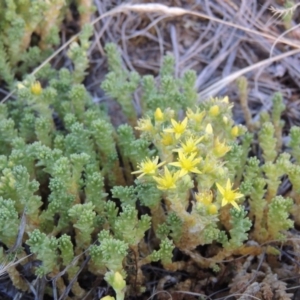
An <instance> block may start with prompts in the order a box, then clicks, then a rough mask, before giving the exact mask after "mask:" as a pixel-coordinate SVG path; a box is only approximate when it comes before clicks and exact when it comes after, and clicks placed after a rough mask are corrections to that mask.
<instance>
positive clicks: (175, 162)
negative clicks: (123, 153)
mask: <svg viewBox="0 0 300 300" xmlns="http://www.w3.org/2000/svg"><path fill="white" fill-rule="evenodd" d="M221 105H228V101H227V100H222V103H221ZM170 112H171V111H170V110H166V111H164V112H163V111H162V110H161V109H160V108H157V109H156V111H155V112H154V118H153V119H154V123H153V121H152V119H151V118H150V117H147V118H145V119H141V120H139V121H138V126H137V127H136V129H137V130H140V131H142V134H144V136H147V138H150V140H151V142H153V143H154V145H155V146H156V148H157V150H158V152H159V156H156V157H155V158H153V159H150V158H146V159H145V160H144V161H142V162H141V163H139V164H138V166H137V167H138V170H137V171H134V172H132V174H139V176H138V179H141V178H142V177H143V176H145V179H144V180H154V181H155V182H156V183H157V188H158V189H160V190H171V189H172V190H176V189H178V188H180V186H182V185H183V182H184V181H182V178H183V177H184V176H186V175H190V176H192V177H187V178H190V180H195V184H196V186H197V182H198V186H199V185H200V186H201V183H202V181H203V182H206V181H205V178H206V177H208V178H209V176H210V175H211V174H208V173H211V172H215V173H214V174H213V176H215V177H218V176H219V177H220V179H218V178H217V180H218V181H219V180H220V182H224V178H222V176H223V175H224V174H225V176H226V172H225V171H224V169H223V165H224V163H223V161H222V157H224V156H225V155H226V153H227V152H228V151H230V149H231V147H230V146H229V145H228V143H227V140H228V139H229V140H230V139H231V140H233V139H235V138H236V137H237V136H238V135H239V127H238V126H232V124H231V123H230V122H229V118H227V117H226V115H225V116H223V117H222V115H221V113H222V107H220V106H219V105H218V103H216V104H213V105H211V106H210V107H209V108H208V109H204V110H200V109H199V108H197V109H196V111H192V110H191V109H188V110H187V113H186V117H184V118H183V120H182V121H178V120H175V119H174V112H173V111H172V112H171V113H170ZM219 116H220V117H219ZM214 122H223V124H221V125H220V124H219V125H218V126H219V127H218V126H215V123H214ZM224 128H225V129H226V130H227V131H226V130H224ZM215 130H216V131H219V132H221V133H222V132H225V133H223V134H218V132H215ZM226 132H227V133H226ZM160 159H161V160H162V161H161V162H159V160H160ZM162 166H163V168H160V167H162ZM216 169H218V170H217V171H216ZM185 178H186V177H185ZM193 178H194V179H193ZM203 179H204V180H203ZM207 182H208V183H207V184H210V185H211V186H210V187H209V188H208V190H210V188H211V187H212V186H214V185H215V186H216V187H217V189H218V191H219V193H220V196H221V197H222V200H221V206H225V205H227V204H231V205H233V206H234V207H235V208H237V209H239V206H238V204H237V203H236V200H237V199H239V198H241V197H242V196H243V195H242V194H239V193H238V192H236V190H232V189H231V188H232V185H231V182H230V179H228V181H227V184H226V186H225V187H223V186H222V185H221V184H219V183H217V182H216V181H211V182H210V181H209V180H207ZM197 195H198V194H197ZM212 195H213V194H210V195H209V197H206V198H205V199H206V200H205V201H206V202H205V201H204V202H203V201H202V200H201V201H202V203H204V205H205V206H206V207H207V210H208V213H209V214H215V213H217V211H218V208H217V205H215V204H214V203H212V199H213V197H212ZM200 198H201V199H202V198H203V197H202V196H201V197H200V196H199V195H198V196H196V200H198V201H199V202H201V201H200V200H199V199H200ZM208 200H209V201H208Z"/></svg>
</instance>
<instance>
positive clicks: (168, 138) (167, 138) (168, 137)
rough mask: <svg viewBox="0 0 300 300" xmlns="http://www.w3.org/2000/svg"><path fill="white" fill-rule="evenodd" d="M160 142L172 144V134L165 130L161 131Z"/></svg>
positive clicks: (166, 144)
mask: <svg viewBox="0 0 300 300" xmlns="http://www.w3.org/2000/svg"><path fill="white" fill-rule="evenodd" d="M161 143H162V144H163V145H164V146H170V145H173V143H174V137H173V134H171V133H167V132H163V133H162V134H161Z"/></svg>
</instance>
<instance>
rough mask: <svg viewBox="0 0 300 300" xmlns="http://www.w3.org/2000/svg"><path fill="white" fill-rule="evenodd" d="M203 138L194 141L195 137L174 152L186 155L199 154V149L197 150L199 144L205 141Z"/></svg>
mask: <svg viewBox="0 0 300 300" xmlns="http://www.w3.org/2000/svg"><path fill="white" fill-rule="evenodd" d="M203 138H204V137H203V136H202V137H200V138H199V139H197V140H196V139H194V138H193V137H189V138H188V139H187V140H186V141H185V143H180V145H181V148H179V149H174V150H173V151H174V152H180V151H182V152H183V153H184V154H190V153H193V152H197V151H198V148H197V144H199V143H200V142H201V141H202V140H203Z"/></svg>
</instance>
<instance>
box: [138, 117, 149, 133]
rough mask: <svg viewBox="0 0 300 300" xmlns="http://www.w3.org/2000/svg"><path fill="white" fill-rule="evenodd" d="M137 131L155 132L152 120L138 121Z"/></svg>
mask: <svg viewBox="0 0 300 300" xmlns="http://www.w3.org/2000/svg"><path fill="white" fill-rule="evenodd" d="M135 129H137V130H141V131H152V130H153V125H152V123H151V120H150V119H149V118H147V119H140V120H138V126H137V127H135Z"/></svg>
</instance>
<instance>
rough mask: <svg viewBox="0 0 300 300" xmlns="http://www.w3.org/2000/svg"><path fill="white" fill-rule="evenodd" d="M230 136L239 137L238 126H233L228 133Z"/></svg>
mask: <svg viewBox="0 0 300 300" xmlns="http://www.w3.org/2000/svg"><path fill="white" fill-rule="evenodd" d="M230 133H231V135H232V136H233V137H237V136H238V135H239V127H238V126H233V127H232V128H231V131H230Z"/></svg>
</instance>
